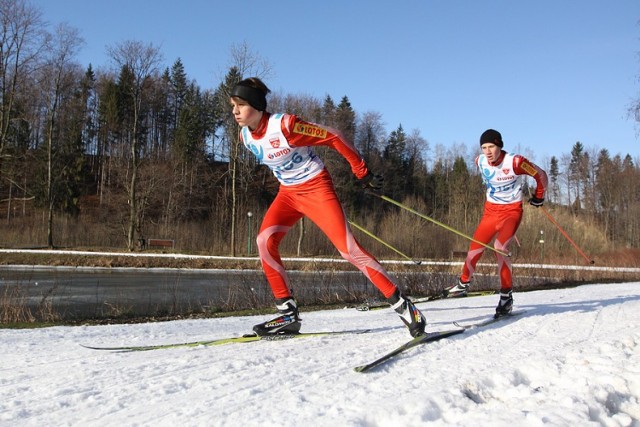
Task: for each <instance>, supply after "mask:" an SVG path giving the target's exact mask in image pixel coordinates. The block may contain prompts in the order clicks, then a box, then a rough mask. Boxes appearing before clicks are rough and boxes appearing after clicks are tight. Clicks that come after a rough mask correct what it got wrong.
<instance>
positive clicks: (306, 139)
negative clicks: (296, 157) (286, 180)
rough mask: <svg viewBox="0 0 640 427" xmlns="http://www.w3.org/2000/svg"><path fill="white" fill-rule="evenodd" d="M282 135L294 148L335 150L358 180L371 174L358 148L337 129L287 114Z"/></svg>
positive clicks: (283, 121) (283, 122) (283, 120)
mask: <svg viewBox="0 0 640 427" xmlns="http://www.w3.org/2000/svg"><path fill="white" fill-rule="evenodd" d="M282 133H283V134H284V136H285V137H286V138H287V141H288V142H289V145H291V146H292V147H305V146H314V145H324V146H328V147H331V148H333V149H334V150H336V151H337V152H338V153H340V154H341V155H342V157H344V158H345V159H346V160H347V162H349V165H351V171H352V172H353V174H354V175H355V176H356V178H358V179H362V178H364V177H365V175H367V173H369V170H368V169H367V165H366V163H365V161H364V159H363V158H362V156H361V155H360V153H359V152H358V150H357V149H356V147H355V146H354V145H353V144H352V143H351V142H349V141H347V140H346V139H345V138H344V137H343V136H342V134H341V133H340V132H339V131H337V130H335V129H331V128H328V127H325V126H321V125H318V124H315V123H311V122H306V121H304V120H302V119H300V118H298V117H297V116H295V115H293V114H287V115H285V116H284V118H283V119H282Z"/></svg>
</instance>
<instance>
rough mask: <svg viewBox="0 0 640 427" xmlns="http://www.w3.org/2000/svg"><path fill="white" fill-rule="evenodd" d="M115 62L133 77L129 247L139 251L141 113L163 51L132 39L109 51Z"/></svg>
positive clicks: (131, 95)
mask: <svg viewBox="0 0 640 427" xmlns="http://www.w3.org/2000/svg"><path fill="white" fill-rule="evenodd" d="M107 52H108V54H109V56H110V57H111V59H112V60H113V61H114V62H115V63H116V64H117V65H118V66H119V67H120V68H126V69H127V70H128V71H129V72H130V73H131V75H132V76H133V84H132V86H131V93H130V94H129V95H130V97H131V100H132V102H133V105H132V107H133V110H132V114H133V117H132V118H131V119H132V120H131V142H130V143H131V160H130V161H131V163H130V166H131V169H130V172H131V176H130V179H129V187H128V189H127V191H128V196H129V222H128V226H127V247H128V248H129V250H133V249H134V248H135V242H136V230H137V225H138V204H137V202H138V200H137V199H138V194H137V187H138V169H139V167H140V150H141V144H142V143H141V141H140V136H139V134H138V133H139V132H138V131H139V129H138V127H139V125H140V113H141V110H142V103H143V100H144V95H145V92H144V88H145V83H146V82H147V80H148V79H149V78H151V77H152V76H153V74H154V73H156V72H157V70H158V66H159V64H160V62H161V61H162V56H161V54H160V50H159V49H158V48H157V47H155V46H154V45H153V44H148V45H145V44H143V43H142V42H140V41H135V40H128V41H125V42H123V43H120V44H118V45H116V46H113V47H109V48H107Z"/></svg>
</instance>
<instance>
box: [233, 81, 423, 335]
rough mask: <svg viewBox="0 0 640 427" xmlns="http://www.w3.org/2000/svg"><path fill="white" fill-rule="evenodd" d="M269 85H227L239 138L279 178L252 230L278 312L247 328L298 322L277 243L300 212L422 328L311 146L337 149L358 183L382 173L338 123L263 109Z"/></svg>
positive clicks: (374, 183)
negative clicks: (364, 242)
mask: <svg viewBox="0 0 640 427" xmlns="http://www.w3.org/2000/svg"><path fill="white" fill-rule="evenodd" d="M269 92H270V90H269V89H268V88H267V86H266V85H265V84H264V83H263V82H262V81H261V80H260V79H258V78H256V77H251V78H248V79H245V80H242V81H240V82H239V83H238V84H237V85H235V86H234V87H233V89H232V91H231V93H230V102H231V106H232V108H233V116H234V117H235V120H236V121H237V123H238V124H239V125H240V126H241V127H242V130H241V139H242V142H243V143H244V145H245V146H246V147H247V148H248V149H249V150H250V151H251V152H252V153H253V154H254V155H255V156H256V157H257V159H258V160H259V161H260V162H261V163H263V164H265V165H267V166H268V167H269V168H270V169H271V171H272V172H273V174H274V175H275V177H276V178H277V179H278V181H279V182H280V188H279V190H278V194H277V195H276V198H275V200H274V201H273V203H272V204H271V206H270V207H269V209H268V210H267V212H266V214H265V216H264V219H263V220H262V224H261V226H260V231H259V233H258V236H257V244H258V252H259V254H260V261H261V263H262V268H263V269H264V273H265V275H266V278H267V281H268V282H269V285H270V286H271V290H272V292H273V295H274V297H275V303H276V308H277V310H278V312H279V315H278V317H276V318H274V319H271V320H269V321H267V322H264V323H261V324H259V325H256V326H254V328H253V330H254V331H255V332H256V333H257V334H258V335H268V334H278V333H297V332H298V331H299V330H300V326H301V325H300V316H299V312H298V307H297V304H296V301H295V299H294V298H293V296H292V293H291V287H290V285H289V277H288V275H287V272H286V271H285V268H284V265H283V263H282V260H281V258H280V252H279V249H278V247H279V245H280V241H281V240H282V239H283V238H284V236H285V235H286V234H287V232H288V231H289V230H290V229H291V227H293V226H294V224H295V223H296V222H298V221H299V220H300V219H301V218H302V217H305V216H306V217H307V218H309V219H310V220H311V221H313V222H314V223H315V224H316V225H317V226H318V227H319V228H320V229H321V230H322V231H323V232H324V234H325V235H326V236H327V237H328V238H329V240H331V242H332V243H333V245H334V246H335V247H336V248H337V249H338V251H339V252H340V255H342V257H344V258H345V259H346V260H347V261H349V262H350V263H351V264H353V265H354V266H355V267H356V268H358V269H359V270H360V271H361V272H362V273H363V274H364V275H365V276H366V277H367V278H368V279H369V280H370V281H371V282H372V283H373V284H374V285H375V286H376V287H377V288H378V289H379V290H380V292H382V294H383V295H384V297H385V298H386V300H387V301H388V302H389V304H391V306H392V308H393V309H394V310H395V311H396V312H397V313H398V314H399V315H400V318H401V319H402V321H403V322H404V323H405V325H406V326H407V328H409V332H410V334H411V335H412V336H414V337H415V336H418V335H421V334H423V333H424V328H425V324H426V321H425V318H424V316H423V314H422V313H421V312H420V311H419V310H418V309H417V308H416V307H415V305H414V304H413V303H412V302H411V301H410V300H409V299H408V298H407V297H405V296H404V295H403V294H402V292H400V290H399V289H398V287H397V286H396V285H395V284H394V283H393V281H392V280H391V278H390V277H389V275H388V274H387V272H386V271H385V269H384V268H383V267H382V266H381V265H380V263H379V262H378V261H377V260H376V259H375V258H374V257H373V256H372V255H371V254H370V253H368V252H367V251H366V250H364V248H362V246H360V244H359V243H358V242H357V241H356V239H355V237H354V236H353V234H352V233H351V230H350V228H349V224H348V222H347V219H346V217H345V214H344V211H343V210H342V206H341V205H340V202H339V201H338V197H337V195H336V191H335V189H334V186H333V182H332V180H331V177H330V175H329V172H328V171H327V170H326V169H325V167H324V164H323V163H322V160H321V159H320V158H319V157H318V156H317V155H316V154H315V153H314V151H313V147H314V146H321V145H323V146H328V147H331V148H333V149H334V150H336V151H337V152H338V153H340V154H341V155H342V156H343V157H344V158H345V159H346V160H347V161H348V162H349V164H350V165H351V170H352V172H353V174H354V175H355V176H356V178H357V179H358V180H360V182H361V184H362V185H363V187H365V188H368V189H371V190H374V191H379V190H381V188H382V184H383V178H382V176H380V175H374V174H372V173H371V172H370V171H369V169H368V168H367V165H366V164H365V161H364V159H363V158H362V156H361V155H360V153H359V152H358V151H357V150H356V148H355V147H354V146H353V144H351V143H350V142H349V141H347V140H346V139H345V138H344V137H343V136H342V135H341V134H340V133H339V132H338V131H336V130H334V129H330V128H327V127H324V126H321V125H318V124H315V123H310V122H306V121H304V120H302V119H300V118H299V117H297V116H295V115H291V114H271V113H269V112H268V111H267V100H266V96H267V94H268V93H269Z"/></svg>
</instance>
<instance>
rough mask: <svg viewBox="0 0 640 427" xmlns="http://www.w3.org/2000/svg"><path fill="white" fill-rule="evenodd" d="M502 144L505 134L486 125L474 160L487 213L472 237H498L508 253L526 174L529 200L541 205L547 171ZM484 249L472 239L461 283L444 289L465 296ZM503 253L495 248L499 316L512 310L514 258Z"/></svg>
mask: <svg viewBox="0 0 640 427" xmlns="http://www.w3.org/2000/svg"><path fill="white" fill-rule="evenodd" d="M503 146H504V143H503V141H502V135H500V132H498V131H496V130H494V129H487V130H486V131H485V132H483V133H482V135H481V136H480V147H481V148H482V154H480V155H479V156H478V157H476V160H475V163H476V165H477V166H478V168H479V169H480V173H481V174H482V179H483V181H484V183H485V185H486V188H487V190H486V201H485V204H484V213H483V215H482V218H481V219H480V223H479V224H478V227H477V228H476V231H475V233H474V234H473V239H474V240H477V241H479V242H482V243H484V244H489V243H490V242H491V240H492V239H493V238H494V237H495V242H494V244H493V245H494V247H495V248H496V249H497V250H499V251H501V252H502V253H509V243H511V240H512V239H513V237H514V236H515V234H516V231H517V230H518V226H519V225H520V221H521V220H522V200H523V196H522V184H523V181H524V180H523V176H526V175H528V176H531V177H533V178H534V179H535V180H536V189H535V192H534V193H533V196H532V197H531V198H530V199H529V204H530V205H532V206H534V207H540V206H542V205H543V203H544V195H545V191H546V188H547V174H546V172H545V171H544V170H542V169H541V168H540V167H538V166H537V165H535V164H534V163H533V162H531V161H529V160H527V159H526V158H525V157H523V156H521V155H519V154H511V153H507V152H506V151H504V150H503V149H502V148H503ZM484 250H485V246H482V245H480V244H479V243H476V242H471V244H470V246H469V251H468V252H467V258H466V260H465V263H464V266H463V267H462V275H461V276H460V279H459V280H458V283H457V284H455V285H454V286H451V287H449V288H447V289H446V290H445V292H446V293H447V294H448V295H449V296H452V297H455V296H466V294H467V291H468V290H469V285H470V282H471V278H472V276H473V273H474V271H475V268H476V264H477V263H478V260H480V257H481V256H482V253H483V252H484ZM502 253H500V252H496V258H497V261H498V272H499V274H500V301H499V303H498V306H497V307H496V316H501V315H505V314H509V313H511V309H512V307H513V296H512V277H511V260H510V259H509V257H508V256H505V255H503V254H502Z"/></svg>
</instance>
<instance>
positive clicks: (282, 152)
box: [267, 148, 291, 160]
mask: <svg viewBox="0 0 640 427" xmlns="http://www.w3.org/2000/svg"><path fill="white" fill-rule="evenodd" d="M290 152H291V149H290V148H283V149H282V150H280V151H276V152H275V153H269V154H267V157H268V158H269V159H271V160H273V159H277V158H278V157H282V156H284V155H286V154H289V153H290Z"/></svg>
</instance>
